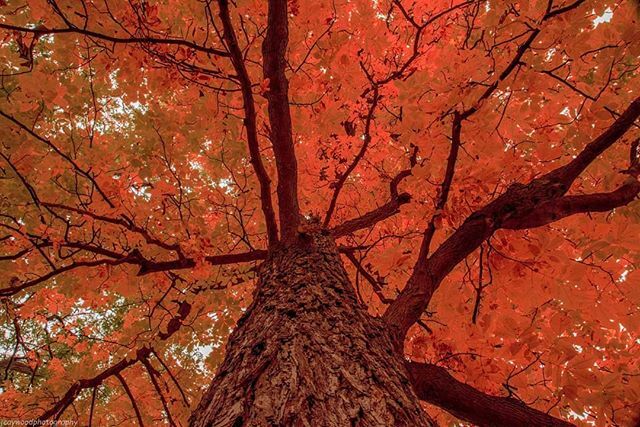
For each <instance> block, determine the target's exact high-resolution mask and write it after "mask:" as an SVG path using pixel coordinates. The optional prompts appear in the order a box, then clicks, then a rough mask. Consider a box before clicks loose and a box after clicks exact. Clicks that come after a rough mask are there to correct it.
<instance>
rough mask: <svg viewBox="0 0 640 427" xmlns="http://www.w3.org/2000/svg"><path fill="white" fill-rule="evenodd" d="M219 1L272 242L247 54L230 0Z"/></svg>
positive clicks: (275, 238) (271, 214)
mask: <svg viewBox="0 0 640 427" xmlns="http://www.w3.org/2000/svg"><path fill="white" fill-rule="evenodd" d="M218 5H219V8H220V14H219V15H220V20H221V21H222V27H223V30H224V33H223V36H222V37H223V39H224V42H225V44H226V45H227V49H228V50H229V52H230V53H231V62H232V63H233V67H234V69H235V70H236V73H237V74H238V80H239V81H240V89H241V91H242V101H243V108H244V125H245V128H246V129H247V143H248V145H249V154H250V156H251V165H252V166H253V169H254V170H255V172H256V177H257V178H258V182H259V184H260V203H261V206H262V212H263V214H264V218H265V223H266V227H267V237H268V239H269V244H270V245H271V244H274V243H276V242H277V241H278V226H277V224H276V216H275V212H274V210H273V202H272V200H271V179H270V178H269V174H268V173H267V170H266V169H265V167H264V164H263V162H262V156H261V154H260V144H259V142H258V131H257V127H256V107H255V102H254V99H253V91H252V89H251V79H250V78H249V73H248V72H247V68H246V66H245V63H244V56H243V55H242V51H241V50H240V45H239V44H238V39H237V37H236V33H235V30H234V29H233V24H232V23H231V16H230V14H229V1H228V0H218Z"/></svg>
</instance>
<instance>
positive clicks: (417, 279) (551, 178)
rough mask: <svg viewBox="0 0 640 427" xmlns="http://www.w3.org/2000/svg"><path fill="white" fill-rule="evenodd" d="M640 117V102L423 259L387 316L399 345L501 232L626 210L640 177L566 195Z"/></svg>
mask: <svg viewBox="0 0 640 427" xmlns="http://www.w3.org/2000/svg"><path fill="white" fill-rule="evenodd" d="M639 116H640V98H638V99H636V100H635V101H633V102H632V103H631V104H630V105H629V107H628V108H627V109H626V111H625V112H624V113H623V114H622V115H620V117H619V118H618V119H617V120H616V121H615V122H614V123H613V124H612V125H611V126H610V127H609V128H608V129H607V130H606V131H604V132H603V133H602V134H601V135H600V136H599V137H597V138H596V139H594V140H593V141H592V142H591V143H589V144H587V146H586V147H585V148H584V149H583V151H582V152H581V153H580V154H579V155H578V156H576V158H575V159H573V160H572V161H571V162H569V163H568V164H566V165H565V166H561V167H559V168H557V169H554V170H553V171H551V172H549V173H547V174H546V175H543V176H542V177H540V178H537V179H534V180H532V181H531V182H529V183H528V184H526V185H525V184H514V185H511V186H510V187H509V188H508V189H507V191H506V192H505V193H503V194H502V195H500V196H499V197H497V198H496V199H495V200H493V201H492V202H490V203H489V204H487V205H486V206H484V207H483V208H482V209H480V210H478V211H476V212H475V213H473V214H471V215H470V216H469V217H467V219H466V220H465V221H464V223H463V224H462V225H461V226H460V227H459V228H458V229H457V230H456V232H455V233H453V234H452V235H451V236H450V237H449V238H448V239H447V240H445V241H444V243H442V245H440V247H439V248H438V249H437V250H436V251H435V252H434V253H433V254H432V255H431V256H430V257H429V258H419V259H418V260H417V262H416V265H415V267H414V270H413V272H412V274H411V277H410V278H409V280H408V281H407V285H406V286H405V288H404V290H403V291H402V292H401V293H400V295H399V296H398V298H397V299H396V300H395V301H394V302H393V303H391V305H390V306H389V307H388V309H387V311H386V312H385V314H384V318H385V319H386V321H387V322H388V323H389V324H390V325H391V326H392V328H394V329H395V333H396V334H397V335H396V339H397V343H396V344H397V345H398V346H401V343H402V341H403V339H404V336H405V335H406V332H407V330H408V329H409V328H410V327H411V325H413V324H414V323H415V322H416V321H417V320H418V319H419V318H420V315H421V314H422V313H423V312H424V310H425V309H426V308H427V306H428V304H429V302H430V300H431V297H432V296H433V293H434V292H435V291H436V289H438V287H439V286H440V284H441V282H442V280H443V279H444V278H445V277H446V275H448V274H449V273H450V272H451V270H453V268H454V267H455V266H456V265H457V264H458V263H459V262H460V261H462V260H463V259H464V258H465V257H467V256H468V255H469V254H470V253H471V252H473V251H474V250H476V249H477V248H478V247H479V245H480V244H481V243H482V242H484V241H485V240H486V239H487V238H489V237H490V236H491V235H492V234H493V233H494V232H495V231H496V230H499V229H501V228H512V229H513V228H527V226H539V225H544V224H546V223H549V222H551V221H554V220H555V219H554V218H556V217H557V218H556V219H560V218H562V217H565V216H568V215H573V214H576V213H586V212H602V211H605V210H610V209H613V208H616V207H619V206H624V205H626V204H628V203H629V202H631V201H632V200H634V198H635V197H636V196H637V194H638V192H639V191H640V184H638V182H637V180H636V178H635V177H630V178H629V180H628V181H627V182H626V183H625V184H624V185H622V186H621V187H620V188H618V189H617V190H615V191H613V192H611V193H598V194H591V195H584V196H564V195H565V193H566V192H567V191H568V189H569V188H570V186H571V184H572V183H573V181H574V180H575V179H576V178H577V177H578V176H579V174H580V173H581V172H582V171H583V170H584V169H585V168H586V167H587V166H588V165H589V164H590V163H591V162H593V160H595V159H596V158H597V157H598V156H599V155H600V154H602V153H603V152H604V151H605V150H606V149H607V148H609V147H610V146H611V145H613V144H614V143H615V142H616V141H617V140H618V139H620V138H621V137H622V135H623V134H624V133H625V132H626V131H627V130H628V129H629V128H630V127H631V126H632V125H633V123H634V121H635V120H636V119H637V118H638V117H639Z"/></svg>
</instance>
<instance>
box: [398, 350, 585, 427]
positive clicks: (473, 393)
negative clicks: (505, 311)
mask: <svg viewBox="0 0 640 427" xmlns="http://www.w3.org/2000/svg"><path fill="white" fill-rule="evenodd" d="M405 366H406V368H407V372H408V374H409V380H410V381H411V384H412V385H413V389H414V391H415V392H416V394H417V396H418V398H419V399H420V400H424V401H425V402H429V403H431V404H433V405H436V406H438V407H440V408H442V409H444V410H446V411H447V412H449V413H451V414H452V415H454V416H456V417H457V418H460V419H461V420H464V421H467V422H470V423H472V424H474V425H478V426H492V427H513V426H525V425H526V426H531V427H542V426H548V427H570V426H573V424H571V423H569V422H567V421H563V420H561V419H558V418H555V417H552V416H551V415H549V414H547V413H545V412H542V411H539V410H537V409H534V408H531V407H529V406H526V405H525V404H524V403H522V402H520V401H519V400H516V399H512V398H509V397H499V396H492V395H490V394H486V393H484V392H482V391H480V390H478V389H476V388H474V387H471V386H470V385H467V384H465V383H463V382H460V381H458V380H457V379H455V378H454V377H453V376H451V374H449V372H447V370H446V369H444V368H442V367H440V366H437V365H432V364H428V363H416V362H407V363H405Z"/></svg>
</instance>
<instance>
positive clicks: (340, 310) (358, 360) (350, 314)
mask: <svg viewBox="0 0 640 427" xmlns="http://www.w3.org/2000/svg"><path fill="white" fill-rule="evenodd" d="M259 274H260V278H259V283H258V287H257V290H256V294H255V296H254V301H253V303H252V305H251V306H250V307H249V309H248V310H247V312H246V313H245V315H244V316H243V317H242V318H241V319H240V321H239V322H238V325H237V327H236V329H235V330H234V331H233V333H232V334H231V337H230V339H229V342H228V344H227V353H226V356H225V360H224V362H223V363H222V365H221V366H220V368H219V370H218V372H217V374H216V376H215V378H214V380H213V383H212V384H211V386H210V389H209V390H208V391H207V392H206V393H205V395H204V396H203V398H202V400H201V402H200V404H199V405H198V407H197V409H196V410H195V411H194V413H193V415H192V418H191V420H190V424H191V425H192V426H234V427H238V426H273V425H277V426H280V425H284V426H314V427H315V426H340V427H342V426H412V427H413V426H416V427H417V426H430V425H434V423H433V422H432V421H431V420H430V419H429V417H428V416H427V415H426V414H425V413H424V412H423V410H422V409H421V407H420V405H419V403H418V402H419V401H418V398H417V396H416V395H415V393H414V391H413V389H412V387H411V384H410V383H409V381H408V379H407V374H406V371H405V367H404V361H403V360H402V358H401V356H399V355H398V354H397V353H395V352H394V350H393V346H392V343H391V339H390V337H389V335H388V333H387V331H386V330H385V328H384V326H383V324H382V323H381V321H380V320H379V319H375V318H373V317H371V316H369V315H368V314H367V312H366V311H365V309H364V308H363V307H361V306H360V305H359V304H358V302H357V300H356V297H355V294H354V291H353V287H352V286H351V284H350V283H349V279H348V277H347V274H346V272H345V270H344V267H343V265H342V261H341V259H340V257H339V254H338V250H337V248H336V246H335V244H334V242H333V240H332V238H331V237H329V236H327V235H323V234H322V233H321V232H309V233H306V234H303V235H302V236H301V237H300V238H299V242H298V243H296V244H295V245H291V246H288V247H283V248H280V249H277V250H275V251H273V253H272V254H271V255H270V256H269V257H268V258H267V260H266V261H265V262H264V263H263V264H262V266H261V267H260V272H259Z"/></svg>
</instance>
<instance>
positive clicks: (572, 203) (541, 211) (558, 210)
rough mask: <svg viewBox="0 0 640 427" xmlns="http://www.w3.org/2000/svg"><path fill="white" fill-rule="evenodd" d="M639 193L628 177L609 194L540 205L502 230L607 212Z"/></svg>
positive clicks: (639, 187)
mask: <svg viewBox="0 0 640 427" xmlns="http://www.w3.org/2000/svg"><path fill="white" fill-rule="evenodd" d="M639 193H640V181H638V180H637V179H635V178H633V177H629V178H628V179H627V182H625V183H624V184H623V185H622V186H620V187H619V188H618V189H617V190H615V191H612V192H610V193H594V194H585V195H579V196H564V197H560V198H559V199H554V200H550V201H548V202H544V203H541V204H540V206H538V207H537V208H536V209H534V210H533V211H532V212H531V213H530V214H528V215H526V216H523V217H520V218H513V219H509V220H507V221H505V223H504V224H503V225H502V228H505V229H512V230H517V229H524V228H534V227H540V226H543V225H546V224H549V223H552V222H554V221H558V220H559V219H562V218H565V217H567V216H570V215H574V214H578V213H587V212H608V211H610V210H613V209H615V208H618V207H620V206H625V205H627V204H629V203H631V202H632V201H633V200H634V199H635V198H636V197H637V196H638V194H639Z"/></svg>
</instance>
